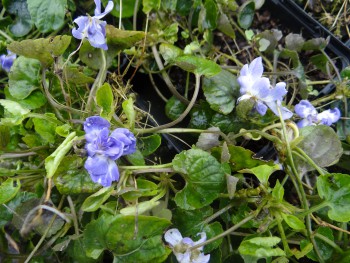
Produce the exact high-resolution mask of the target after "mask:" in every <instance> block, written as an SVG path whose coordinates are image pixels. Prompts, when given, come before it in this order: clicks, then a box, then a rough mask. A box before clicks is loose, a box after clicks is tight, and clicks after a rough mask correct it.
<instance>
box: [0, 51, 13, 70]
mask: <svg viewBox="0 0 350 263" xmlns="http://www.w3.org/2000/svg"><path fill="white" fill-rule="evenodd" d="M16 57H17V56H16V54H15V53H12V52H11V51H10V50H7V55H1V56H0V62H1V67H2V69H3V70H5V71H6V72H9V71H10V69H11V67H12V64H13V62H14V61H15V59H16Z"/></svg>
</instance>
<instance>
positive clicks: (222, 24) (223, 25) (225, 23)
mask: <svg viewBox="0 0 350 263" xmlns="http://www.w3.org/2000/svg"><path fill="white" fill-rule="evenodd" d="M217 27H218V29H219V30H220V31H221V32H222V33H224V34H225V35H227V36H229V37H230V38H232V39H236V31H235V30H234V29H233V27H232V25H231V23H230V20H229V19H228V17H227V15H226V14H224V13H220V16H219V20H218V26H217Z"/></svg>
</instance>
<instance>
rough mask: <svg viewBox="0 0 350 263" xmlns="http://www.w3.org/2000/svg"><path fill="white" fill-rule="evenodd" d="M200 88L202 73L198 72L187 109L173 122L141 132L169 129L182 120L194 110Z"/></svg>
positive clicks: (140, 131)
mask: <svg viewBox="0 0 350 263" xmlns="http://www.w3.org/2000/svg"><path fill="white" fill-rule="evenodd" d="M199 89H200V75H198V74H196V86H195V89H194V93H193V96H192V99H191V101H190V103H189V104H188V106H187V108H186V109H185V111H184V112H183V113H182V114H181V115H180V116H179V117H178V118H177V119H176V120H174V121H172V122H169V123H167V124H163V125H160V126H157V127H153V128H149V129H141V130H138V132H139V133H151V132H157V131H159V130H163V129H167V128H169V127H172V126H174V125H176V124H178V123H179V122H181V121H182V120H183V119H184V118H185V117H186V116H187V114H189V113H190V111H191V110H192V108H193V106H194V104H195V102H196V100H197V97H198V93H199Z"/></svg>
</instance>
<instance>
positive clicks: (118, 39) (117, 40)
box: [106, 1, 145, 53]
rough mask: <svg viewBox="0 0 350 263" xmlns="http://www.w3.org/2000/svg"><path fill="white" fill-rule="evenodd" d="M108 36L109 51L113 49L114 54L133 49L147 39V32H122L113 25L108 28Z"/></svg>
mask: <svg viewBox="0 0 350 263" xmlns="http://www.w3.org/2000/svg"><path fill="white" fill-rule="evenodd" d="M118 2H119V1H118ZM124 2H125V1H124ZM124 2H123V5H124ZM127 2H128V1H127ZM123 8H124V7H123ZM106 35H107V44H108V49H111V50H112V51H113V52H114V53H117V52H119V51H122V50H124V49H126V48H131V47H133V46H135V45H136V43H137V42H140V41H141V40H142V39H144V38H145V32H143V31H132V30H121V29H118V28H116V27H114V26H112V25H107V26H106Z"/></svg>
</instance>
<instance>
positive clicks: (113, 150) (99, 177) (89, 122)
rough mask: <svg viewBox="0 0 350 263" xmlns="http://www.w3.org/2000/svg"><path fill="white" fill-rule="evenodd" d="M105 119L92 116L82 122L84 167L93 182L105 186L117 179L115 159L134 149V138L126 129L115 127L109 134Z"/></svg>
mask: <svg viewBox="0 0 350 263" xmlns="http://www.w3.org/2000/svg"><path fill="white" fill-rule="evenodd" d="M109 127H110V124H109V122H108V121H107V120H105V119H103V118H101V117H99V116H93V117H89V118H87V119H86V121H85V122H84V131H85V138H86V142H87V143H86V145H85V149H86V151H87V155H88V158H87V160H86V162H85V165H84V167H85V169H86V170H87V171H88V173H89V174H90V177H91V179H92V181H93V182H95V183H99V184H101V185H103V186H105V187H108V186H110V185H111V184H112V182H113V181H118V180H119V170H118V167H117V164H116V162H115V161H116V160H117V159H118V158H120V157H121V156H123V155H127V154H132V153H134V152H135V151H136V138H135V136H134V134H132V133H131V132H130V131H129V130H128V129H124V128H117V129H115V130H114V131H113V132H112V134H111V135H109Z"/></svg>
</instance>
